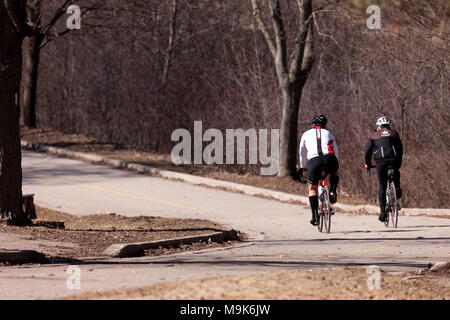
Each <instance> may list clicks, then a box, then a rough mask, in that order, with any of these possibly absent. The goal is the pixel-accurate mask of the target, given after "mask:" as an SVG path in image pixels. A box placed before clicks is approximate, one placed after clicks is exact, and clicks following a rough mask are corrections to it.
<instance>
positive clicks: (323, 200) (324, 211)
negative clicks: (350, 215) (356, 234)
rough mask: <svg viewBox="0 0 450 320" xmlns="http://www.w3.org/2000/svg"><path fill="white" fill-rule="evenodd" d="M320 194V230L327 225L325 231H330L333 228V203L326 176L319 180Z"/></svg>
mask: <svg viewBox="0 0 450 320" xmlns="http://www.w3.org/2000/svg"><path fill="white" fill-rule="evenodd" d="M317 186H318V190H317V191H318V195H319V204H320V207H319V225H318V226H317V227H318V229H319V231H320V232H322V231H323V227H324V226H325V231H326V232H327V233H330V230H331V210H332V209H331V203H330V194H329V192H328V186H327V183H326V176H325V178H323V179H320V180H319V183H318V185H317Z"/></svg>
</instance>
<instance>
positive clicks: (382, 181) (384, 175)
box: [377, 160, 402, 211]
mask: <svg viewBox="0 0 450 320" xmlns="http://www.w3.org/2000/svg"><path fill="white" fill-rule="evenodd" d="M389 167H392V168H394V169H395V176H394V183H395V187H396V189H397V198H401V196H402V194H401V188H400V171H399V169H400V166H399V164H398V162H397V161H395V160H385V161H377V177H378V183H379V189H378V201H379V202H380V209H381V211H385V209H386V189H387V183H388V169H389Z"/></svg>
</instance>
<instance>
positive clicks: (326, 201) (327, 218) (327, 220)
mask: <svg viewBox="0 0 450 320" xmlns="http://www.w3.org/2000/svg"><path fill="white" fill-rule="evenodd" d="M322 199H323V202H322V208H323V209H322V212H323V213H322V221H323V226H324V227H325V232H327V233H330V230H331V213H330V194H329V193H328V188H327V187H325V188H324V190H323V193H322Z"/></svg>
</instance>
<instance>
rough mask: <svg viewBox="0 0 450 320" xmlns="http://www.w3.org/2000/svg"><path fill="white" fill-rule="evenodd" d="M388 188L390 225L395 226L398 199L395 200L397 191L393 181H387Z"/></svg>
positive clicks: (396, 222) (396, 223)
mask: <svg viewBox="0 0 450 320" xmlns="http://www.w3.org/2000/svg"><path fill="white" fill-rule="evenodd" d="M389 188H390V194H391V195H390V196H391V208H390V213H391V214H390V217H391V222H392V226H393V227H394V228H397V225H398V200H397V191H396V190H395V184H394V182H390V183H389Z"/></svg>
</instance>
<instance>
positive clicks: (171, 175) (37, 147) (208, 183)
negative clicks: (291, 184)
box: [21, 140, 450, 216]
mask: <svg viewBox="0 0 450 320" xmlns="http://www.w3.org/2000/svg"><path fill="white" fill-rule="evenodd" d="M21 145H22V148H23V149H27V150H32V151H40V152H47V153H51V154H56V155H60V156H65V157H69V158H75V159H78V160H85V161H88V162H91V163H95V164H107V165H110V166H113V167H114V168H122V169H129V170H132V171H135V172H138V173H141V174H148V175H158V176H160V177H162V178H166V179H175V180H181V181H183V182H187V183H190V184H193V185H199V186H205V187H210V188H220V189H224V190H226V191H231V192H238V193H243V194H246V195H249V196H259V197H263V198H267V199H271V200H278V201H281V202H295V203H301V204H302V205H304V206H309V199H308V197H305V196H298V195H295V194H290V193H286V192H281V191H274V190H270V189H264V188H258V187H253V186H248V185H243V184H239V183H234V182H228V181H223V180H217V179H212V178H205V177H200V176H195V175H192V174H187V173H180V172H175V171H169V170H160V169H157V168H154V167H150V166H147V165H142V164H138V163H133V162H128V161H123V160H119V159H111V158H105V157H102V156H98V155H95V154H90V153H84V152H75V151H70V150H65V149H62V148H55V147H51V146H46V145H42V144H35V143H31V142H28V141H24V140H21ZM333 207H334V208H335V209H338V210H342V211H344V212H346V213H366V214H373V215H378V214H379V207H378V206H374V205H350V204H343V203H336V204H334V205H333ZM402 211H403V213H404V214H405V213H406V212H405V211H408V212H407V213H408V214H407V215H409V216H420V215H426V216H428V215H430V216H433V215H443V216H450V210H449V209H426V208H423V209H422V208H413V209H412V208H402Z"/></svg>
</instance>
